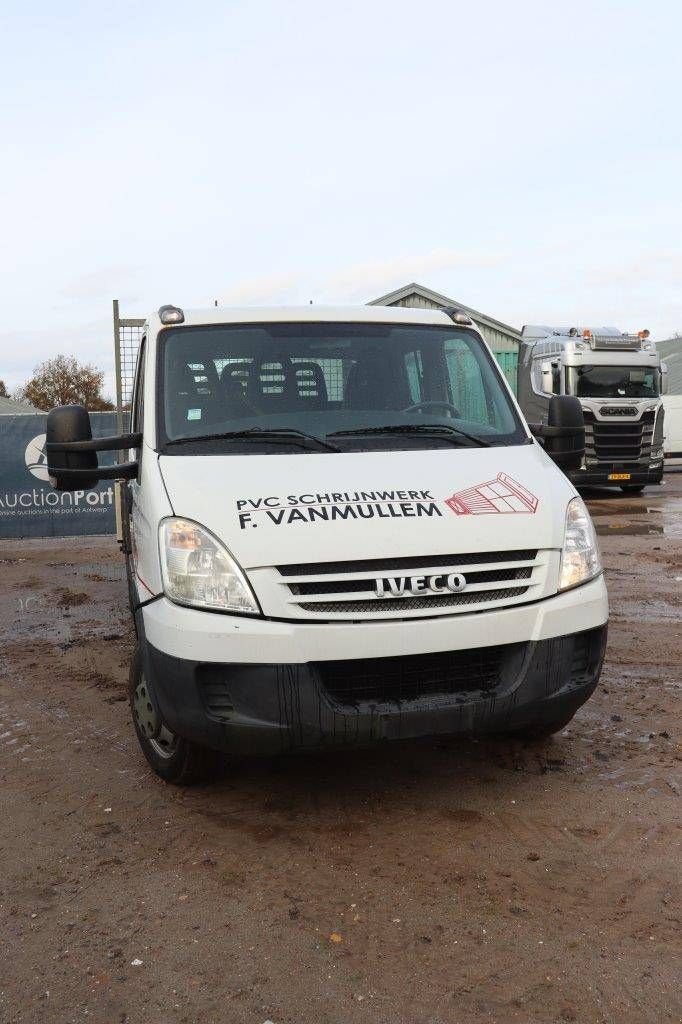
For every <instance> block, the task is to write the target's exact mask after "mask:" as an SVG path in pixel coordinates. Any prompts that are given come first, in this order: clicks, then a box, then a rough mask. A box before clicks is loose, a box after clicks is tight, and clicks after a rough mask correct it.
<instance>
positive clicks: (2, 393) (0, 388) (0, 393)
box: [0, 380, 9, 398]
mask: <svg viewBox="0 0 682 1024" xmlns="http://www.w3.org/2000/svg"><path fill="white" fill-rule="evenodd" d="M0 398H9V395H8V394H7V385H6V384H5V382H4V380H0Z"/></svg>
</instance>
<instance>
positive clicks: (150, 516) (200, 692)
mask: <svg viewBox="0 0 682 1024" xmlns="http://www.w3.org/2000/svg"><path fill="white" fill-rule="evenodd" d="M47 431H48V436H47V452H48V464H49V472H50V475H51V479H52V482H53V485H54V486H56V487H57V488H60V489H75V488H84V487H88V486H93V484H94V483H95V482H96V481H97V480H99V479H102V478H109V479H111V478H115V479H119V480H122V481H124V521H125V544H124V553H125V558H126V564H127V567H128V581H129V594H130V604H131V610H132V613H133V616H134V621H135V628H136V633H137V652H136V655H135V658H134V661H133V665H132V667H131V675H130V705H131V710H132V718H133V722H134V727H135V730H136V733H137V736H138V739H139V742H140V745H141V747H142V750H143V752H144V754H145V756H146V757H147V759H148V761H149V763H150V764H151V765H152V767H153V768H154V770H155V771H156V772H157V773H158V774H159V775H160V776H161V777H162V778H164V779H166V780H168V781H171V782H176V783H185V782H189V781H191V780H193V779H196V778H198V777H201V776H202V775H203V774H205V773H206V772H207V771H209V770H211V768H212V766H213V765H214V764H215V758H216V754H218V755H225V754H227V755H233V756H239V755H245V754H273V753H276V752H280V751H293V750H298V751H300V750H310V749H316V748H335V747H354V746H359V745H362V744H367V743H377V742H384V741H388V740H399V739H402V738H406V737H417V736H432V735H436V734H461V735H470V734H477V733H479V734H480V733H513V734H516V735H522V736H526V737H542V736H546V735H549V734H551V733H553V732H556V731H557V730H561V729H563V728H564V727H565V726H566V724H567V723H568V722H569V721H570V719H571V717H572V716H573V715H574V714H575V712H576V710H577V709H578V708H579V707H580V705H581V704H583V702H584V701H586V700H587V699H588V697H589V696H590V694H591V693H592V692H593V690H594V688H595V686H596V685H597V681H598V678H599V674H600V671H601V666H602V660H603V657H604V647H605V642H606V628H607V618H608V606H607V595H606V587H605V584H604V578H603V573H602V566H601V561H600V556H599V550H598V546H597V540H596V537H595V532H594V529H593V526H592V522H591V519H590V516H589V514H588V512H587V509H586V508H585V505H584V504H583V502H582V500H581V498H580V497H579V496H578V495H577V493H576V490H575V488H574V487H573V485H572V484H571V483H570V482H569V480H568V478H567V477H566V476H565V474H564V473H563V472H562V471H561V469H560V468H559V466H562V467H564V468H570V467H571V466H572V465H575V464H576V463H578V464H579V462H580V460H581V458H582V451H583V447H584V428H583V425H582V413H581V409H580V403H579V402H578V400H577V399H575V398H570V397H568V396H566V395H562V396H554V397H553V399H552V401H551V403H550V406H549V410H548V423H546V424H542V425H541V424H538V425H535V426H533V428H532V431H531V429H529V426H528V424H527V423H526V421H525V420H524V418H523V415H522V414H521V412H520V409H519V407H518V405H517V403H516V401H515V399H514V396H513V394H512V392H511V390H510V388H509V386H508V384H507V383H506V381H505V378H504V376H503V375H502V373H501V371H500V369H499V367H498V365H497V363H496V361H495V359H494V358H493V356H492V353H491V352H490V350H489V349H488V347H487V345H486V343H485V341H484V340H483V338H482V336H481V334H480V333H479V331H478V330H477V328H476V327H475V326H474V324H473V323H472V321H471V320H470V318H469V317H468V315H467V314H466V313H465V312H462V311H459V310H446V311H441V310H424V309H420V310H413V309H401V308H385V307H373V306H363V307H359V308H353V307H338V308H329V309H322V308H317V307H312V306H307V307H304V308H300V309H299V308H283V309H253V308H249V309H226V308H222V309H221V308H211V309H198V310H191V311H189V310H187V311H186V310H183V309H181V308H179V307H177V306H164V307H162V308H161V309H160V310H159V312H158V313H157V314H154V315H153V316H150V317H149V319H148V321H147V324H146V327H145V331H144V338H143V341H142V343H141V347H140V351H139V356H138V363H137V373H136V380H135V386H134V394H133V401H132V423H131V431H130V433H129V434H125V435H119V436H116V437H112V438H108V439H94V440H93V439H92V436H91V429H90V422H89V419H88V414H87V412H86V411H85V409H83V408H82V407H80V406H64V407H60V408H57V409H54V410H53V411H52V412H51V413H50V416H49V421H48V428H47ZM534 435H535V436H534ZM113 450H119V451H124V452H126V453H127V454H125V455H123V456H122V457H123V458H124V459H127V461H124V462H119V463H118V464H116V465H115V466H104V465H99V462H98V455H97V453H98V452H102V451H109V452H111V451H113ZM222 759H223V763H225V759H224V756H223V758H222Z"/></svg>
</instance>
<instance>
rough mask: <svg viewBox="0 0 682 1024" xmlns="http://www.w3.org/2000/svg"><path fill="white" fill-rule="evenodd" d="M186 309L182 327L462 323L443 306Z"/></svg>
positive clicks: (156, 322)
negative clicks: (306, 323) (270, 324)
mask: <svg viewBox="0 0 682 1024" xmlns="http://www.w3.org/2000/svg"><path fill="white" fill-rule="evenodd" d="M183 312H184V314H185V319H184V323H182V324H181V325H178V326H182V327H192V326H199V325H202V324H232V323H241V324H249V323H282V322H300V321H306V322H310V323H315V322H316V321H317V322H323V323H324V322H332V321H337V322H338V321H340V322H342V323H383V324H386V323H391V324H392V323H395V324H438V325H441V326H451V327H452V326H459V325H457V324H453V321H452V320H451V319H450V317H449V316H448V314H447V313H444V312H443V310H441V309H408V308H406V307H404V306H311V305H308V306H208V307H207V308H205V309H183ZM148 322H149V325H150V326H151V327H155V328H157V329H160V328H162V327H165V326H174V325H173V324H168V325H164V324H162V323H161V320H160V319H159V315H158V313H154V314H153V316H150V317H149V321H148Z"/></svg>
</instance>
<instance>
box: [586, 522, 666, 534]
mask: <svg viewBox="0 0 682 1024" xmlns="http://www.w3.org/2000/svg"><path fill="white" fill-rule="evenodd" d="M594 528H595V530H596V531H597V533H598V534H600V535H601V536H604V535H606V536H609V535H610V536H613V535H614V534H617V535H618V536H619V537H646V536H647V535H653V536H660V535H661V534H664V533H668V530H666V528H665V527H664V526H658V525H657V524H656V523H623V525H622V526H621V524H620V523H595V524H594Z"/></svg>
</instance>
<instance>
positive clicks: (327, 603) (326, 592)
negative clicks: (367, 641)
mask: <svg viewBox="0 0 682 1024" xmlns="http://www.w3.org/2000/svg"><path fill="white" fill-rule="evenodd" d="M549 556H550V553H549V552H544V551H538V550H537V549H520V550H512V551H484V552H475V553H472V552H465V553H459V554H449V555H415V556H413V557H401V558H384V559H365V560H361V561H352V562H312V563H308V564H298V565H282V566H278V567H277V568H276V569H274V570H261V575H260V576H259V580H258V581H257V580H256V577H255V575H254V584H256V586H257V587H258V585H259V583H260V587H261V596H262V599H263V603H264V606H268V607H269V610H270V613H271V614H275V615H278V616H282V617H284V618H307V619H321V618H324V619H336V618H343V619H385V618H397V617H400V618H407V617H412V616H426V615H443V614H453V613H456V612H467V611H478V610H481V609H484V608H488V607H501V606H504V605H505V604H510V603H516V602H518V601H523V600H529V601H530V600H534V599H536V598H538V597H541V596H544V588H545V584H546V579H547V563H548V558H549ZM264 585H265V586H266V588H267V595H269V596H271V598H272V600H271V601H269V600H268V596H267V595H266V594H265V593H263V590H262V588H263V586H264ZM273 604H274V605H275V606H276V607H273Z"/></svg>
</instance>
